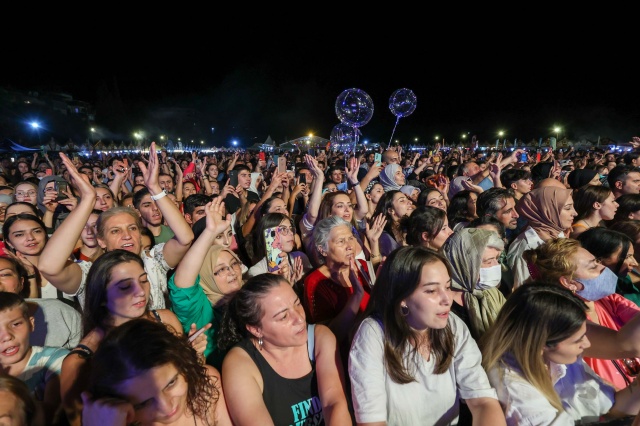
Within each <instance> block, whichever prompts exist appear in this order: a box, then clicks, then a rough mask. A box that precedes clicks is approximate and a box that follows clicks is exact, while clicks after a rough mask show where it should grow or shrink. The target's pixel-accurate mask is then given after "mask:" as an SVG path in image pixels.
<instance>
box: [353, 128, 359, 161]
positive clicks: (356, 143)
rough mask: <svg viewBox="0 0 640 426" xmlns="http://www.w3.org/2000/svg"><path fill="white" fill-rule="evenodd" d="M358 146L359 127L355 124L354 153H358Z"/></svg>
mask: <svg viewBox="0 0 640 426" xmlns="http://www.w3.org/2000/svg"><path fill="white" fill-rule="evenodd" d="M357 146H358V128H357V127H356V126H353V155H354V156H355V155H356V148H357Z"/></svg>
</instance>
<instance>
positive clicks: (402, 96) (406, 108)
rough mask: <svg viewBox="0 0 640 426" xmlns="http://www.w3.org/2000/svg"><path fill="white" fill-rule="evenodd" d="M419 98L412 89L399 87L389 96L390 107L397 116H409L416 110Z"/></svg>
mask: <svg viewBox="0 0 640 426" xmlns="http://www.w3.org/2000/svg"><path fill="white" fill-rule="evenodd" d="M416 103H417V98H416V95H415V94H414V93H413V91H412V90H411V89H398V90H396V91H395V92H393V93H392V94H391V97H390V98H389V109H390V110H391V112H392V113H393V115H395V116H396V117H398V118H400V117H407V116H409V115H411V114H412V113H413V111H415V110H416Z"/></svg>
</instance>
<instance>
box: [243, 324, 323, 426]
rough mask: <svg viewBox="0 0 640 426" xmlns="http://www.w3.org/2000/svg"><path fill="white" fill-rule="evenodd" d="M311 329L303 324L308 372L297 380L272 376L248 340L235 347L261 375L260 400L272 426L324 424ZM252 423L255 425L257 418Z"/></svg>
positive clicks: (277, 375)
mask: <svg viewBox="0 0 640 426" xmlns="http://www.w3.org/2000/svg"><path fill="white" fill-rule="evenodd" d="M314 327H315V325H314V324H309V325H307V332H308V338H307V349H308V352H309V361H311V371H310V372H309V374H306V375H305V376H303V377H300V378H299V379H285V378H284V377H282V376H280V375H279V374H278V373H276V372H275V371H274V370H273V368H271V366H270V365H269V363H268V362H267V360H266V359H265V358H264V357H263V356H262V354H261V353H260V351H259V350H258V349H256V347H255V346H254V345H253V343H252V342H251V340H250V339H244V340H242V341H240V342H239V343H238V345H237V346H239V347H241V348H242V349H244V350H245V351H246V352H247V353H248V354H249V356H250V357H251V359H253V362H255V363H256V366H257V367H258V370H259V371H260V374H261V375H262V381H263V383H264V389H263V391H262V398H263V400H264V404H265V406H266V407H267V410H268V411H269V414H270V415H271V419H272V420H273V423H274V424H275V426H319V425H324V416H323V414H322V404H321V403H320V397H319V396H318V381H317V378H316V362H315V355H314V331H315V330H314ZM256 423H259V420H258V419H256Z"/></svg>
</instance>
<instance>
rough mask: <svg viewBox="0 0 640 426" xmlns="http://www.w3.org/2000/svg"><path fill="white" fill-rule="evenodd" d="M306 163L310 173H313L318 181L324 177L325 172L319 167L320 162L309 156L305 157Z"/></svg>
mask: <svg viewBox="0 0 640 426" xmlns="http://www.w3.org/2000/svg"><path fill="white" fill-rule="evenodd" d="M304 161H305V163H307V167H309V171H310V172H311V173H313V176H314V177H315V178H316V179H317V178H318V177H320V176H324V172H323V171H322V170H321V169H320V167H318V160H316V159H315V158H313V157H312V156H310V155H309V154H305V155H304Z"/></svg>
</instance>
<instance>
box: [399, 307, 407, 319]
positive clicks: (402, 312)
mask: <svg viewBox="0 0 640 426" xmlns="http://www.w3.org/2000/svg"><path fill="white" fill-rule="evenodd" d="M400 314H401V315H402V316H403V317H406V316H407V315H409V307H408V306H407V305H400Z"/></svg>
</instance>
